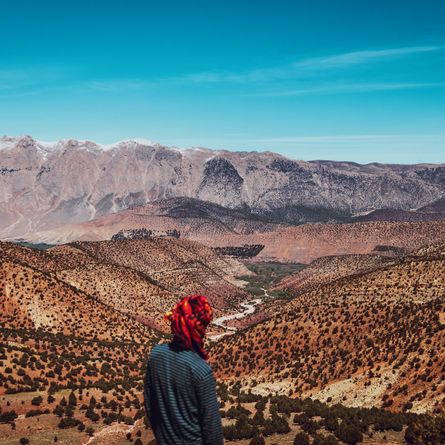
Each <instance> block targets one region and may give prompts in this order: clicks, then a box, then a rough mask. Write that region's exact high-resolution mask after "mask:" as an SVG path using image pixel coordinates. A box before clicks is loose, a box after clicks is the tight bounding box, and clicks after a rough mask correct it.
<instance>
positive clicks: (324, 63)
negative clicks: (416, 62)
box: [175, 46, 443, 83]
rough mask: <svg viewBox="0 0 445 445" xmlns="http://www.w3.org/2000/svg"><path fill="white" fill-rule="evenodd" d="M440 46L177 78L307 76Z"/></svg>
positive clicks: (264, 79) (211, 80)
mask: <svg viewBox="0 0 445 445" xmlns="http://www.w3.org/2000/svg"><path fill="white" fill-rule="evenodd" d="M441 49H443V47H442V46H408V47H402V48H389V49H382V50H368V51H353V52H347V53H341V54H334V55H330V56H325V57H314V58H307V59H302V60H297V61H295V62H293V63H290V64H287V65H282V66H276V67H269V68H259V69H254V70H250V71H246V72H240V73H234V72H212V71H209V72H202V73H195V74H189V75H185V76H182V77H176V78H175V80H177V81H179V82H181V81H182V82H192V83H222V82H226V83H246V82H267V81H272V80H277V79H288V78H298V77H307V76H308V75H310V74H313V73H314V72H315V71H319V70H334V69H345V68H349V67H353V66H357V65H363V64H369V63H375V62H379V61H386V60H392V59H395V58H400V57H404V56H405V57H406V56H413V55H416V54H421V53H430V52H434V51H439V50H441Z"/></svg>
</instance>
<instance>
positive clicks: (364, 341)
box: [212, 243, 445, 412]
mask: <svg viewBox="0 0 445 445" xmlns="http://www.w3.org/2000/svg"><path fill="white" fill-rule="evenodd" d="M378 261H379V260H377V262H378ZM329 262H332V259H329V260H328V261H325V262H323V261H321V260H320V261H319V263H321V270H323V269H324V270H328V271H329V267H326V263H328V264H329ZM346 262H347V263H351V261H350V260H347V261H346ZM377 262H376V261H372V262H370V263H369V262H368V261H359V262H356V264H358V266H359V267H356V270H355V273H352V274H348V275H346V276H343V277H342V276H341V275H343V274H344V273H342V272H340V273H339V274H338V276H336V277H333V278H335V279H334V280H333V281H330V282H328V283H325V284H323V281H324V278H322V279H321V281H320V282H318V285H316V286H309V287H305V285H306V284H307V283H308V282H309V283H311V281H312V282H313V281H314V279H313V272H312V271H311V269H314V268H315V266H312V267H311V266H310V267H309V268H307V269H304V270H302V271H301V272H298V273H297V274H295V275H294V277H293V278H292V282H293V283H295V282H296V283H297V288H296V290H295V296H296V298H294V299H292V300H291V301H290V302H288V303H287V304H285V305H281V306H279V305H276V308H277V307H280V309H276V310H275V312H274V313H273V314H272V315H271V316H270V318H268V319H266V320H264V321H261V322H259V323H257V324H255V325H253V326H251V327H249V328H247V329H245V330H243V331H240V332H239V333H237V334H234V335H233V336H230V337H225V338H223V339H222V340H221V341H220V342H219V343H217V344H216V345H215V346H214V349H213V351H212V352H213V357H218V360H214V361H213V366H214V368H215V369H216V372H217V375H218V377H219V378H220V379H222V380H225V381H238V380H241V381H242V383H243V386H244V387H246V388H248V387H252V389H253V391H256V392H262V391H265V392H269V391H271V390H272V391H277V392H278V393H285V394H289V391H292V393H296V394H298V395H300V396H301V397H306V396H311V397H312V398H316V399H319V400H322V401H325V402H329V403H343V404H346V405H349V406H381V407H383V408H388V409H391V410H396V411H398V410H413V411H415V412H416V411H417V412H422V411H425V410H428V411H436V412H441V411H443V410H444V409H445V404H444V402H445V400H444V395H443V394H444V390H445V387H444V383H443V382H444V380H445V374H444V372H445V361H444V360H445V335H444V333H445V330H444V327H445V301H444V296H445V281H444V277H445V245H444V244H443V243H442V244H440V245H436V246H435V247H431V248H423V249H420V250H419V251H417V252H414V253H413V254H412V255H409V256H405V257H401V258H399V259H398V260H393V261H391V262H390V263H388V264H385V262H383V263H382V264H381V265H380V266H379V265H378V264H377ZM323 263H324V264H323ZM368 264H369V265H370V266H371V267H370V269H369V268H368ZM363 265H365V267H364V268H363ZM298 275H302V280H301V281H300V283H298V281H296V280H295V279H296V277H298ZM301 283H303V286H302V287H301V286H300V287H298V284H301ZM291 292H292V291H291Z"/></svg>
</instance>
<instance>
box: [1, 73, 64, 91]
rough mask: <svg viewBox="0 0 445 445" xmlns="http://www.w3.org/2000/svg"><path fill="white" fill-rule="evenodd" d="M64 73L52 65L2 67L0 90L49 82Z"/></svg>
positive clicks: (18, 88)
mask: <svg viewBox="0 0 445 445" xmlns="http://www.w3.org/2000/svg"><path fill="white" fill-rule="evenodd" d="M64 74H65V73H64V72H63V70H61V69H59V68H54V67H48V68H29V69H28V68H26V69H25V68H20V69H19V68H16V69H14V68H11V69H3V70H0V91H7V90H20V89H23V88H27V87H32V86H35V85H44V84H51V83H52V82H55V81H57V80H58V79H61V78H63V76H64Z"/></svg>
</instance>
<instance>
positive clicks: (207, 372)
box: [190, 352, 213, 380]
mask: <svg viewBox="0 0 445 445" xmlns="http://www.w3.org/2000/svg"><path fill="white" fill-rule="evenodd" d="M192 354H193V355H194V359H193V360H192V361H191V362H190V366H191V369H192V372H193V374H194V376H195V377H196V378H197V379H198V380H202V379H205V378H209V377H213V372H212V368H211V367H210V365H209V364H208V363H207V362H206V361H205V360H204V359H202V358H201V357H200V356H199V355H198V354H196V353H195V352H193V353H192Z"/></svg>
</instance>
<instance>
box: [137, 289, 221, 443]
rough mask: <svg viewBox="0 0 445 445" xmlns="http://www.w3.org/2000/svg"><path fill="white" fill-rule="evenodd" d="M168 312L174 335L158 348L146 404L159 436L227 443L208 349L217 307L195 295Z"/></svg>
mask: <svg viewBox="0 0 445 445" xmlns="http://www.w3.org/2000/svg"><path fill="white" fill-rule="evenodd" d="M165 318H166V320H168V321H169V322H170V326H171V331H172V334H173V339H172V341H171V342H170V343H165V344H159V345H156V346H155V347H154V348H153V349H152V351H151V353H150V356H149V358H148V361H147V372H146V374H145V381H144V402H145V409H146V412H147V416H148V419H149V421H150V424H151V426H152V428H153V432H154V435H155V437H156V442H157V444H158V445H167V444H168V445H220V444H223V443H224V439H223V433H222V425H221V415H220V412H219V403H218V400H217V396H216V383H215V378H214V376H213V372H212V369H211V367H210V365H209V364H208V363H207V360H208V354H207V351H206V350H205V349H204V336H205V331H206V328H207V326H208V324H209V323H210V321H211V320H212V308H211V307H210V304H209V302H208V300H207V298H206V297H204V296H202V295H191V296H188V297H185V298H183V299H182V300H181V301H180V302H179V303H177V304H176V305H175V307H174V308H173V310H172V311H170V312H168V313H167V314H166V315H165Z"/></svg>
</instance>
